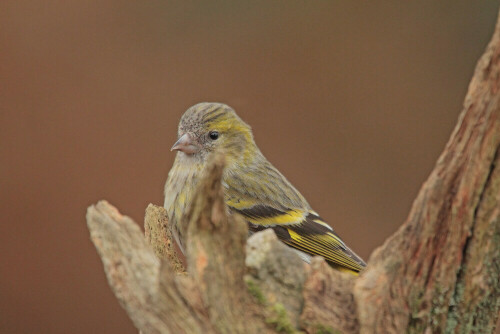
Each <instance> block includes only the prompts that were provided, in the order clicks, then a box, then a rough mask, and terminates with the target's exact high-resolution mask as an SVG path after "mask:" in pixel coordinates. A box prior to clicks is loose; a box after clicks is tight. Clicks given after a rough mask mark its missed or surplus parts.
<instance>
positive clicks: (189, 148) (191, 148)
mask: <svg viewBox="0 0 500 334" xmlns="http://www.w3.org/2000/svg"><path fill="white" fill-rule="evenodd" d="M174 150H175V151H181V152H184V153H186V154H193V153H196V152H198V151H199V150H200V147H199V146H198V145H197V144H196V143H195V141H194V140H193V137H192V135H190V134H189V133H185V134H183V135H182V136H181V137H180V138H179V140H177V141H176V142H175V144H174V146H172V148H171V149H170V151H174Z"/></svg>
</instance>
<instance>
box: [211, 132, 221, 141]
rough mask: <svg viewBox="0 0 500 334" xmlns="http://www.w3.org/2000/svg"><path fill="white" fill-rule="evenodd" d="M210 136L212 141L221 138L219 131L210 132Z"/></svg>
mask: <svg viewBox="0 0 500 334" xmlns="http://www.w3.org/2000/svg"><path fill="white" fill-rule="evenodd" d="M208 136H209V137H210V139H212V140H216V139H217V138H219V131H210V132H209V133H208Z"/></svg>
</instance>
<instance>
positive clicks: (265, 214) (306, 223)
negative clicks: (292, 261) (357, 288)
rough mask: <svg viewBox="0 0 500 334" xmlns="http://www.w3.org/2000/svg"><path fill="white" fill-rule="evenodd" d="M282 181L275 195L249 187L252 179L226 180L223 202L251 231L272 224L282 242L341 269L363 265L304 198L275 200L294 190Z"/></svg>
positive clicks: (351, 268)
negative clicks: (293, 203)
mask: <svg viewBox="0 0 500 334" xmlns="http://www.w3.org/2000/svg"><path fill="white" fill-rule="evenodd" d="M276 182H279V181H276ZM285 182H286V183H284V184H281V185H279V186H278V187H276V188H275V189H276V190H275V191H278V192H279V191H282V192H283V193H275V194H274V196H268V190H269V189H265V190H266V191H265V195H262V194H261V192H260V191H253V189H248V186H250V187H251V186H252V182H251V181H249V182H248V183H247V184H246V185H242V184H239V185H238V187H231V185H230V183H231V182H228V183H229V185H228V183H226V184H225V186H226V203H227V205H228V207H229V209H230V210H231V211H232V212H236V213H239V214H240V215H242V216H243V217H244V218H245V220H246V221H247V222H248V224H249V227H250V230H252V231H254V232H256V231H260V230H263V229H266V228H272V229H273V230H274V231H275V233H276V235H277V236H278V238H279V239H280V240H281V241H283V242H284V243H285V244H287V245H289V246H291V247H293V248H296V249H298V250H300V251H302V252H305V253H307V254H309V255H320V256H322V257H324V258H325V260H327V261H328V262H329V263H330V264H331V265H332V266H334V267H337V268H338V269H340V270H342V269H345V270H346V271H350V272H354V273H357V272H359V271H360V270H361V269H363V268H364V267H365V263H364V262H363V260H362V259H361V258H360V257H358V256H357V255H356V254H355V253H354V252H353V251H351V250H350V249H349V248H348V247H347V246H346V245H345V243H344V242H343V241H342V240H341V239H340V237H339V236H338V235H337V234H336V233H335V232H334V230H333V229H332V228H331V227H330V226H329V225H328V224H327V223H325V222H324V221H323V219H321V217H319V216H318V215H317V214H316V213H315V212H314V211H312V210H310V209H309V208H308V206H309V205H308V204H307V202H305V200H304V206H305V207H304V208H296V207H295V208H291V207H290V206H291V205H284V204H283V203H279V202H278V201H277V200H276V199H280V198H286V197H287V196H286V194H287V193H289V192H290V191H295V192H297V190H295V188H293V186H291V185H290V184H289V183H288V181H286V179H285ZM288 187H289V188H288ZM273 188H274V187H273ZM297 193H298V192H297ZM299 196H301V195H300V194H299ZM287 204H290V203H287ZM296 206H297V205H296Z"/></svg>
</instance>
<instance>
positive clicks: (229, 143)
mask: <svg viewBox="0 0 500 334" xmlns="http://www.w3.org/2000/svg"><path fill="white" fill-rule="evenodd" d="M255 149H256V146H255V143H254V140H253V136H252V130H251V128H250V126H249V125H248V124H246V123H245V122H243V120H241V118H239V117H238V115H236V112H235V111H234V110H233V109H232V108H231V107H229V106H228V105H225V104H222V103H211V102H203V103H198V104H196V105H194V106H192V107H190V108H189V109H188V110H186V112H185V113H184V115H182V118H181V121H180V123H179V129H178V140H177V142H175V144H174V146H172V149H171V150H176V151H179V152H182V153H181V154H185V155H186V156H188V157H192V158H199V159H203V160H204V159H205V158H206V157H207V156H208V155H209V154H210V153H212V152H215V151H221V152H223V153H224V154H225V155H226V158H227V159H228V160H235V159H241V158H243V159H244V158H245V157H246V155H249V154H252V152H254V150H255Z"/></svg>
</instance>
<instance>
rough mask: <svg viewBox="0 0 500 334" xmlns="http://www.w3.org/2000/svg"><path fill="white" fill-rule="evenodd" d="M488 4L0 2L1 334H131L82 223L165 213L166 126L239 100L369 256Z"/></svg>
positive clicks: (452, 93)
mask: <svg viewBox="0 0 500 334" xmlns="http://www.w3.org/2000/svg"><path fill="white" fill-rule="evenodd" d="M498 5H499V2H498V1H479V2H476V1H458V2H457V1H440V2H431V1H428V2H418V3H416V2H415V3H413V4H403V3H401V2H391V3H390V2H387V1H377V2H372V3H371V4H365V5H360V4H354V3H349V2H347V1H345V2H343V3H340V2H333V1H290V0H288V1H253V2H251V3H250V2H232V1H217V2H201V1H200V2H169V1H147V2H146V1H145V2H137V1H129V0H125V1H102V2H97V1H10V0H9V1H6V0H3V1H1V2H0V159H1V160H0V189H1V193H0V212H1V220H0V221H1V233H0V250H1V252H0V332H1V333H86V334H87V333H136V330H135V329H134V327H133V326H132V324H131V322H130V321H129V320H128V318H127V317H126V315H125V312H124V311H123V310H122V309H121V308H120V306H119V305H118V303H117V301H116V300H115V299H114V297H113V295H112V293H111V291H110V289H109V287H108V286H107V282H106V279H105V276H104V273H103V270H102V265H101V263H100V260H99V258H98V256H97V254H96V251H95V249H94V247H93V245H92V244H91V242H90V240H89V233H88V231H87V228H86V224H85V210H86V207H87V206H88V205H90V204H92V203H95V202H96V201H97V200H99V199H103V198H105V199H107V200H109V201H110V202H111V203H112V204H114V205H116V206H117V207H118V208H119V209H120V210H121V211H122V212H123V213H125V214H128V215H130V216H132V217H133V218H134V219H135V220H136V221H137V222H138V223H140V224H142V222H141V219H142V217H143V214H144V209H145V207H146V205H147V204H148V203H150V202H152V203H156V204H161V203H163V194H162V191H163V183H164V181H165V178H166V175H167V172H168V170H169V168H170V166H171V164H172V161H173V158H174V154H173V153H171V152H169V148H170V147H171V145H172V144H173V142H174V140H175V138H176V127H177V122H178V120H179V118H180V116H181V114H182V113H183V112H184V110H185V109H186V108H188V107H189V106H190V105H192V104H195V103H197V102H200V101H220V102H225V103H228V104H229V105H231V106H233V107H234V108H235V109H236V110H237V112H238V113H239V114H240V115H241V116H242V118H243V119H244V120H246V121H247V122H248V123H249V124H251V125H252V127H253V129H254V134H255V137H256V140H257V143H258V144H259V146H260V148H261V149H262V151H263V152H264V154H265V155H266V156H267V157H268V158H269V160H271V161H272V162H273V163H274V164H275V165H276V166H277V167H278V168H279V169H280V170H281V171H282V172H283V173H284V174H285V175H286V176H287V177H288V178H289V179H290V180H291V181H292V182H293V183H294V184H295V185H296V186H297V188H298V189H300V190H301V192H302V193H303V194H304V195H305V196H306V198H308V200H309V202H310V203H311V204H312V206H313V207H314V208H315V210H316V211H318V212H320V214H321V215H322V216H323V217H324V218H326V219H327V220H328V221H329V222H331V224H332V225H333V226H334V227H335V228H336V230H337V231H338V232H339V234H340V235H341V236H343V238H344V239H345V240H346V241H347V242H348V244H349V245H351V246H352V248H354V249H355V250H357V252H358V253H359V254H360V255H362V256H363V257H365V258H368V256H369V255H370V253H371V252H372V250H373V249H374V248H375V247H377V245H380V244H381V243H382V242H383V241H384V240H385V239H386V238H387V237H388V236H389V235H390V234H391V233H393V232H394V231H395V230H396V229H397V227H398V226H399V225H400V224H401V223H402V222H403V220H404V219H405V217H406V215H407V213H408V210H409V207H410V205H411V203H412V200H413V199H414V197H415V195H416V193H417V191H418V189H419V187H420V185H421V184H422V182H423V181H424V180H425V178H426V176H427V175H428V173H429V172H430V170H431V169H432V168H433V165H434V162H435V161H436V158H437V157H438V155H439V153H440V151H441V150H442V148H443V146H444V144H445V142H446V140H447V138H448V136H449V134H450V132H451V130H452V128H453V126H454V125H455V122H456V119H457V115H458V112H459V111H460V109H461V105H462V101H463V98H464V95H465V92H466V89H467V85H468V82H469V79H470V77H471V75H472V71H473V68H474V66H475V63H476V61H477V59H478V57H479V56H480V55H481V53H482V52H483V50H484V48H485V46H486V43H487V42H488V41H489V38H490V37H491V33H492V30H493V25H494V22H495V19H496V13H497V9H498Z"/></svg>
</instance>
